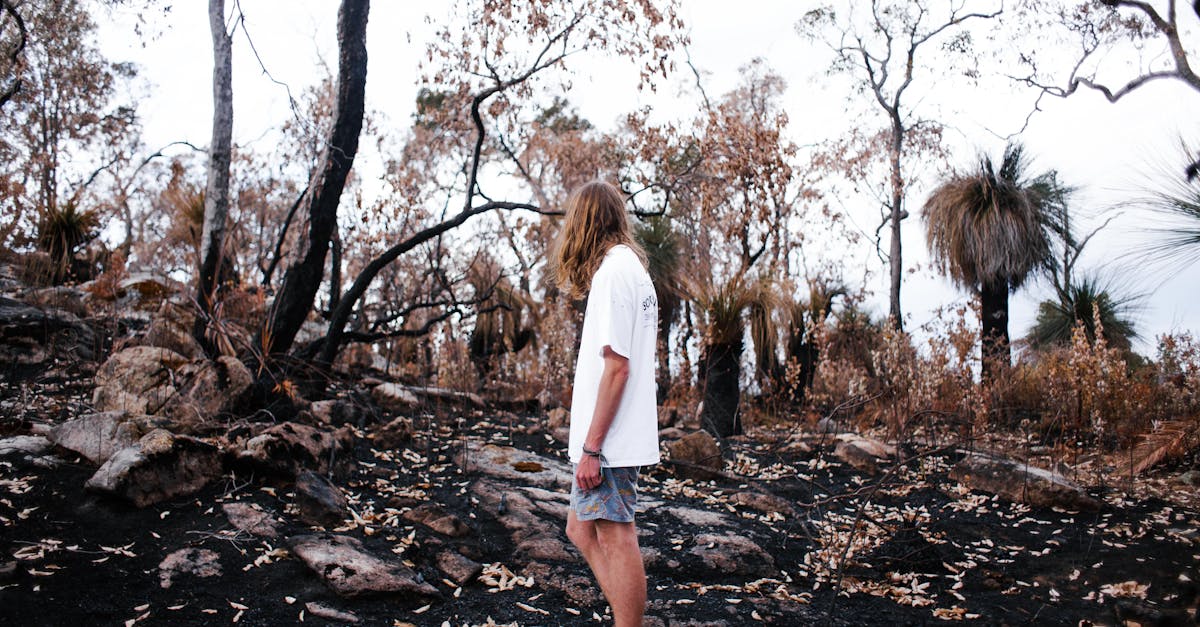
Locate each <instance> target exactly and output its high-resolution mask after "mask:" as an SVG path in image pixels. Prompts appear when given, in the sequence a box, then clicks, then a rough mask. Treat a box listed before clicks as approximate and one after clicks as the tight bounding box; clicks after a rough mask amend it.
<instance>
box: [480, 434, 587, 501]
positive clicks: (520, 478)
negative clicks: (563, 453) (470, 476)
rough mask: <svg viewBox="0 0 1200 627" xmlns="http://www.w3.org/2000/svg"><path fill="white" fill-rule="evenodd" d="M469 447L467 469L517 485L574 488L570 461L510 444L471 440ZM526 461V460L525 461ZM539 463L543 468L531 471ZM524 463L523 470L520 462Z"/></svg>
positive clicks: (555, 488)
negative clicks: (562, 460) (533, 464)
mask: <svg viewBox="0 0 1200 627" xmlns="http://www.w3.org/2000/svg"><path fill="white" fill-rule="evenodd" d="M468 447H469V448H468V450H467V468H466V470H467V471H478V472H481V473H483V474H485V475H490V476H493V477H497V478H499V479H506V480H509V481H513V482H515V483H517V485H532V486H538V487H541V488H549V489H553V490H570V489H571V481H573V477H574V474H573V473H572V472H571V467H570V465H568V464H565V463H563V462H560V461H558V460H554V459H550V458H548V457H542V456H540V455H537V454H535V453H530V452H528V451H523V450H520V449H516V448H512V447H508V446H496V445H494V444H480V443H478V442H475V441H471V442H470V444H469V445H468ZM522 462H525V463H522ZM530 462H532V463H536V464H538V465H539V466H541V468H542V470H540V471H534V472H530V469H532V468H533V467H532V466H530V465H528V463H530ZM518 464H520V467H521V468H524V469H525V470H519V469H518V467H517V465H518Z"/></svg>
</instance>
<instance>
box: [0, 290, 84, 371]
mask: <svg viewBox="0 0 1200 627" xmlns="http://www.w3.org/2000/svg"><path fill="white" fill-rule="evenodd" d="M97 346H98V341H97V338H96V333H95V331H93V330H92V328H91V327H90V326H88V325H87V324H86V323H84V322H83V321H82V320H80V319H79V317H77V316H75V315H74V314H71V313H68V312H66V311H62V310H60V309H42V308H39V307H34V306H31V305H27V304H25V303H22V302H20V301H16V300H13V299H11V298H6V297H3V296H0V361H6V362H8V363H16V364H26V365H36V364H40V363H43V362H44V361H46V360H47V359H48V358H49V355H50V354H51V353H54V354H63V355H67V356H70V357H74V358H79V359H88V360H91V359H95V358H96V349H97Z"/></svg>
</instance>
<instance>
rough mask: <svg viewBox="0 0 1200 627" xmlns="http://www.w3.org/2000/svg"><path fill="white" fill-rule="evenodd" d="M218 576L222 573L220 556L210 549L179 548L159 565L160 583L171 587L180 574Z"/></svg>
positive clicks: (165, 586)
mask: <svg viewBox="0 0 1200 627" xmlns="http://www.w3.org/2000/svg"><path fill="white" fill-rule="evenodd" d="M183 574H187V575H193V576H195V577H217V576H219V575H220V574H221V562H220V556H219V555H217V552H216V551H211V550H209V549H197V548H190V549H179V550H178V551H175V552H174V553H171V554H170V555H168V556H166V557H165V558H163V561H162V562H161V563H159V565H158V579H159V585H161V586H162V587H163V588H170V587H171V586H172V585H173V584H174V583H175V579H176V578H177V577H178V576H179V575H183Z"/></svg>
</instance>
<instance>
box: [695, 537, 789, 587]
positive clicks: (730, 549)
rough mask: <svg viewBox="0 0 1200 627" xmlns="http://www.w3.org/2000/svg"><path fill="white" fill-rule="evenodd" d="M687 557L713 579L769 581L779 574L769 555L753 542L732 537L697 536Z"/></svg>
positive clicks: (744, 538)
mask: <svg viewBox="0 0 1200 627" xmlns="http://www.w3.org/2000/svg"><path fill="white" fill-rule="evenodd" d="M689 553H691V554H692V555H694V556H696V557H699V558H700V561H701V563H702V564H703V565H704V566H705V567H706V568H708V569H709V570H710V571H712V574H713V575H741V576H746V577H773V576H775V575H777V574H778V573H779V571H778V569H777V568H776V567H775V559H774V558H773V557H771V554H770V553H767V552H766V551H764V550H763V549H762V547H760V546H758V544H756V543H755V542H754V541H753V540H751V539H749V538H746V537H744V536H739V535H736V534H733V533H726V534H724V535H717V534H710V533H705V534H700V535H698V536H696V546H694V547H692V549H691V551H689ZM693 576H695V574H693Z"/></svg>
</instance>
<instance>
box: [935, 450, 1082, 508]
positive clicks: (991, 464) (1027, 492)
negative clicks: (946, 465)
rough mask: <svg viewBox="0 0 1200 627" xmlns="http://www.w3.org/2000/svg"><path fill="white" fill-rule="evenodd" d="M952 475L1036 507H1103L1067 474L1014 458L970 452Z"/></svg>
mask: <svg viewBox="0 0 1200 627" xmlns="http://www.w3.org/2000/svg"><path fill="white" fill-rule="evenodd" d="M950 478H951V479H954V480H955V481H958V482H960V483H962V484H963V485H965V486H967V487H969V488H971V489H973V490H979V491H981V492H988V493H991V494H997V495H999V496H1000V497H1001V498H1004V499H1007V500H1009V501H1013V502H1016V503H1026V504H1028V505H1033V506H1035V507H1060V508H1062V509H1068V510H1085V511H1096V510H1099V509H1100V501H1098V500H1096V499H1094V498H1092V497H1091V496H1090V495H1088V493H1087V492H1084V491H1083V488H1081V487H1079V486H1078V485H1076V484H1074V483H1072V482H1071V481H1070V480H1068V479H1067V478H1066V477H1063V476H1062V475H1060V474H1058V473H1055V472H1051V471H1049V470H1045V469H1042V468H1037V467H1035V466H1030V465H1029V464H1026V463H1024V462H1019V461H1016V460H1012V459H1004V458H999V457H991V456H988V455H983V454H981V453H968V454H967V456H966V457H964V458H963V459H962V461H960V462H958V463H957V464H955V465H954V467H953V468H951V469H950Z"/></svg>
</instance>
